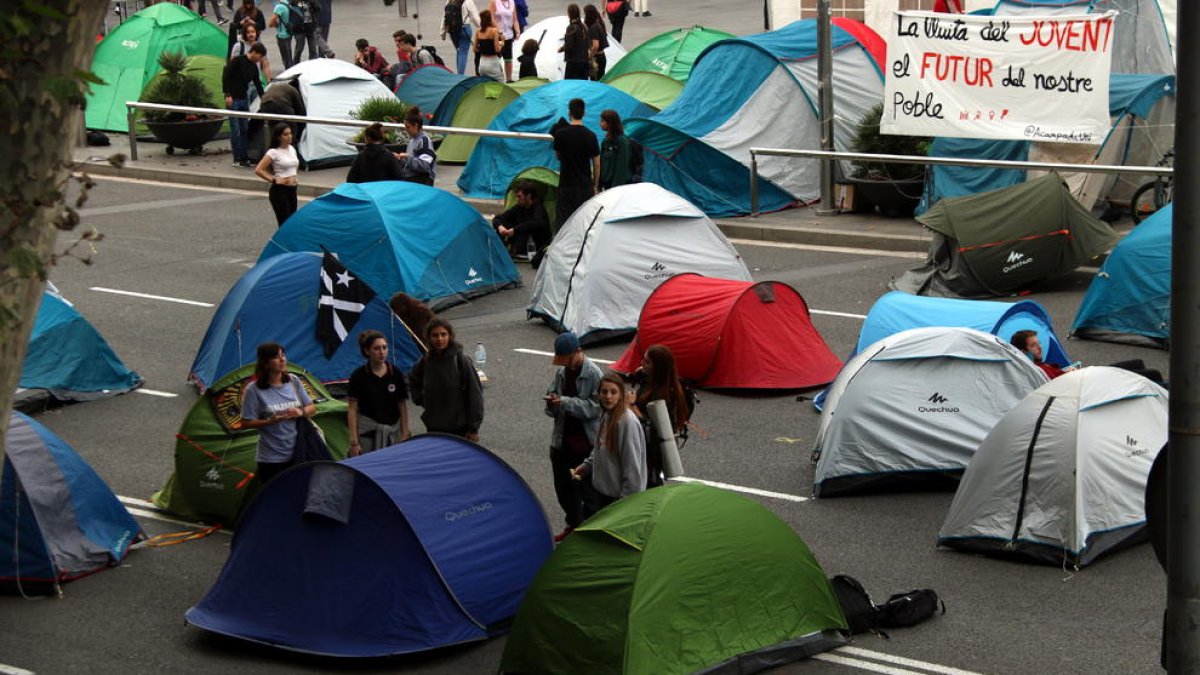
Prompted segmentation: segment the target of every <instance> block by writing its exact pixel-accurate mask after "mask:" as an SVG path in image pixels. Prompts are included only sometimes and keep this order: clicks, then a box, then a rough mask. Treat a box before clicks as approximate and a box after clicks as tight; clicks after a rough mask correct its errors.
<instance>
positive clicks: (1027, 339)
mask: <svg viewBox="0 0 1200 675" xmlns="http://www.w3.org/2000/svg"><path fill="white" fill-rule="evenodd" d="M1010 342H1012V345H1013V346H1014V347H1016V348H1017V349H1020V350H1021V351H1022V352H1024V354H1025V356H1028V357H1029V358H1030V359H1032V360H1033V363H1034V365H1036V366H1037V367H1038V368H1041V369H1042V372H1044V373H1046V377H1049V378H1050V379H1052V380H1053V379H1054V378H1056V377H1058V376H1059V375H1062V374H1063V373H1069V372H1071V371H1072V370H1075V369H1076V368H1078V367H1079V365H1080V364H1079V362H1078V361H1076V362H1075V363H1073V364H1071V365H1069V366H1067V367H1066V368H1059V367H1058V366H1056V365H1054V364H1053V363H1046V362H1045V361H1042V343H1041V341H1040V340H1038V338H1037V331H1035V330H1019V331H1017V332H1015V333H1013V336H1012V340H1010ZM1109 365H1110V366H1111V367H1113V368H1120V369H1122V370H1128V371H1129V372H1131V373H1137V374H1138V375H1141V376H1142V377H1144V378H1146V379H1148V380H1150V381H1152V382H1154V383H1155V384H1158V385H1160V386H1163V387H1166V386H1167V383H1166V381H1165V380H1164V379H1163V376H1162V373H1161V372H1159V371H1158V370H1155V369H1154V368H1147V367H1146V363H1145V362H1144V361H1142V360H1141V359H1130V360H1128V361H1117V362H1116V363H1110V364H1109Z"/></svg>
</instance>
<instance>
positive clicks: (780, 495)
mask: <svg viewBox="0 0 1200 675" xmlns="http://www.w3.org/2000/svg"><path fill="white" fill-rule="evenodd" d="M671 480H677V481H679V482H681V483H703V484H704V485H709V486H711V487H715V488H721V489H722V490H732V491H734V492H744V493H746V494H748V495H758V496H759V497H770V498H771V499H782V500H784V501H788V502H806V501H808V497H801V496H799V495H789V494H787V493H785V492H772V491H770V490H760V489H758V488H752V487H745V486H742V485H731V484H729V483H718V482H717V481H715V480H704V479H703V478H691V477H690V476H675V477H674V478H672V479H671Z"/></svg>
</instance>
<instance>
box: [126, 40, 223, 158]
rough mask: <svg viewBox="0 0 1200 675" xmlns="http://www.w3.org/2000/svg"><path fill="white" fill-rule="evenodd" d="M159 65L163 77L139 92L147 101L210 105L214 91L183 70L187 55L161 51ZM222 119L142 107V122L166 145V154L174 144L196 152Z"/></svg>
mask: <svg viewBox="0 0 1200 675" xmlns="http://www.w3.org/2000/svg"><path fill="white" fill-rule="evenodd" d="M158 65H159V66H160V67H161V68H162V69H163V71H164V76H163V77H160V78H156V79H155V80H154V81H153V82H152V83H151V85H150V86H149V87H148V88H147V89H146V90H145V91H144V92H142V97H141V100H142V101H144V102H146V103H162V104H166V105H179V106H190V107H194V108H211V107H212V105H213V103H212V101H213V93H212V91H211V90H209V88H208V85H206V84H205V83H204V82H203V81H202V80H200V79H199V78H197V77H193V76H191V75H187V74H185V73H184V69H185V68H187V57H186V56H184V55H183V53H182V52H163V53H162V54H160V55H159V57H158ZM224 120H225V118H224V117H221V116H215V115H196V114H192V113H181V112H173V111H165V110H145V111H143V113H142V121H143V122H145V123H146V126H148V127H149V128H150V131H151V133H153V134H154V137H155V138H157V139H158V140H160V141H162V142H164V143H166V144H167V154H172V153H174V151H175V148H176V147H179V148H185V149H187V150H188V151H189V152H191V153H193V154H198V153H199V152H200V149H201V147H202V146H203V145H204V144H205V143H206V142H208V141H210V140H212V139H213V137H215V136H216V135H217V132H218V131H220V130H221V124H222V123H223V122H224Z"/></svg>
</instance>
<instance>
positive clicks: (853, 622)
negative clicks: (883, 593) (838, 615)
mask: <svg viewBox="0 0 1200 675" xmlns="http://www.w3.org/2000/svg"><path fill="white" fill-rule="evenodd" d="M829 585H830V586H832V587H833V594H834V596H836V597H837V601H838V604H839V605H841V607H842V614H844V615H845V616H846V625H847V626H849V628H850V634H851V635H858V634H859V633H865V632H867V631H871V632H873V633H877V634H878V633H879V613H878V612H877V611H876V610H875V603H873V602H871V596H870V595H868V594H867V589H865V588H863V585H862V584H861V583H859V581H858V579H855V578H854V577H852V576H849V575H847V574H838V575H836V576H833V577H830V578H829Z"/></svg>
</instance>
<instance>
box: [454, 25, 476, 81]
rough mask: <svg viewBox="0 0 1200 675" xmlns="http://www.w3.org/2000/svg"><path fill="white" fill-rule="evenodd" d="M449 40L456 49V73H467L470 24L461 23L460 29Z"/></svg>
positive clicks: (469, 51) (469, 53)
mask: <svg viewBox="0 0 1200 675" xmlns="http://www.w3.org/2000/svg"><path fill="white" fill-rule="evenodd" d="M450 41H451V42H453V43H454V48H455V49H456V50H458V54H457V55H456V56H457V60H458V63H457V64H456V65H458V74H459V75H465V74H466V73H467V57H469V56H470V55H471V26H470V25H468V24H463V27H462V30H461V31H459V32H458V34H457V35H451V36H450Z"/></svg>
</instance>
